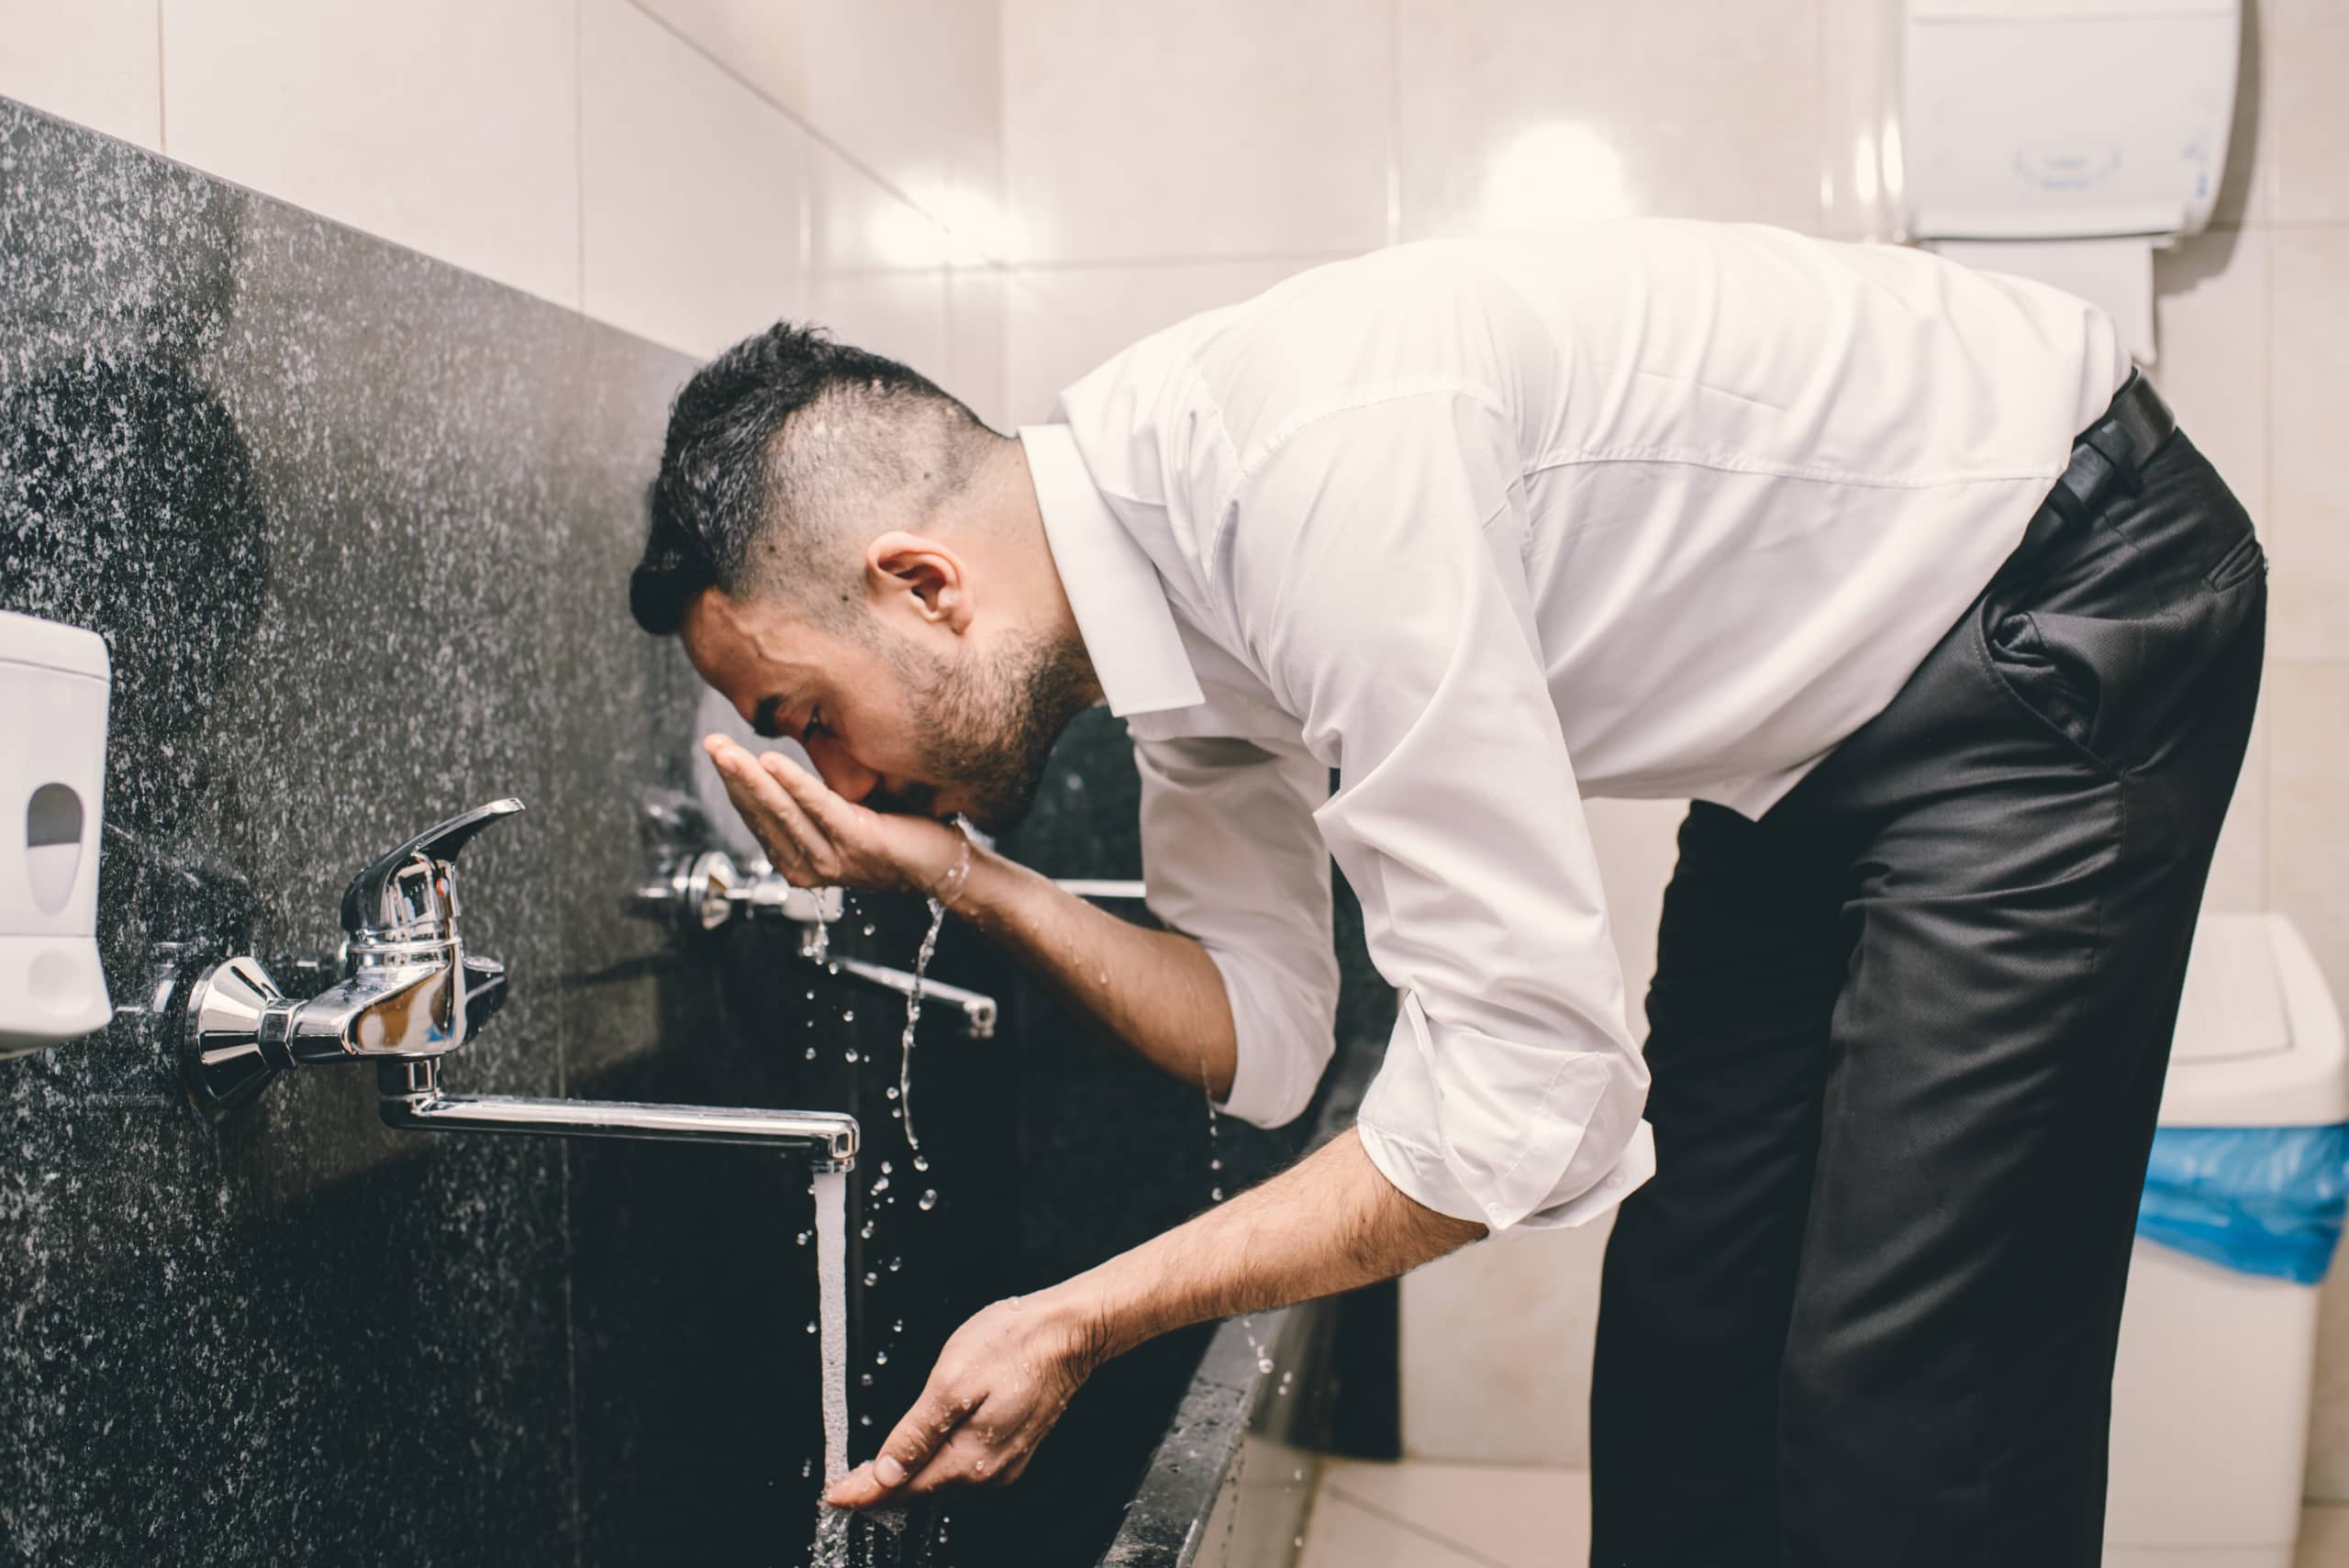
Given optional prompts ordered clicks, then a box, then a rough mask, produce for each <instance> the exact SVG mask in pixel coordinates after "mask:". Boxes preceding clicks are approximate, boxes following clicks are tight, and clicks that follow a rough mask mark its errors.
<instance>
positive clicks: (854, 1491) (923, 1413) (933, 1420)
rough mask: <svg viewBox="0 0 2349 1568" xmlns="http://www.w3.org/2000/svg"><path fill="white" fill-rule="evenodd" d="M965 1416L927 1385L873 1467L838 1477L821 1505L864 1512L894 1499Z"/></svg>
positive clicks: (953, 1400)
mask: <svg viewBox="0 0 2349 1568" xmlns="http://www.w3.org/2000/svg"><path fill="white" fill-rule="evenodd" d="M969 1414H970V1407H968V1406H967V1405H965V1404H964V1403H963V1401H962V1400H959V1399H957V1398H956V1397H954V1396H952V1395H951V1394H949V1393H947V1392H946V1391H945V1390H944V1389H943V1388H941V1386H940V1385H937V1384H936V1383H932V1384H931V1385H930V1386H929V1387H928V1388H925V1389H923V1390H922V1395H921V1398H920V1399H918V1400H917V1401H916V1402H915V1404H914V1407H913V1408H912V1409H911V1410H909V1411H907V1413H906V1418H905V1419H904V1420H902V1421H899V1422H898V1423H897V1426H896V1430H894V1431H892V1432H891V1433H890V1434H889V1436H888V1438H887V1440H885V1441H884V1442H883V1443H882V1444H881V1451H880V1452H879V1453H878V1454H875V1455H874V1458H873V1462H871V1463H870V1464H860V1465H858V1466H857V1467H856V1468H855V1469H854V1470H852V1471H851V1472H849V1473H848V1474H847V1475H845V1476H843V1477H841V1480H840V1481H839V1482H837V1483H835V1484H834V1485H832V1486H831V1487H830V1488H829V1490H827V1491H826V1492H825V1494H824V1501H826V1502H827V1503H829V1504H831V1505H832V1506H833V1507H838V1508H869V1507H872V1506H873V1505H874V1504H875V1503H879V1502H884V1501H885V1500H887V1499H888V1498H890V1497H892V1496H896V1494H897V1493H899V1492H900V1491H902V1490H904V1489H905V1486H906V1483H907V1482H908V1481H910V1480H911V1479H913V1477H915V1476H917V1475H919V1474H920V1473H922V1470H923V1467H924V1466H926V1465H927V1464H929V1462H930V1455H931V1454H933V1453H935V1452H937V1451H938V1450H939V1449H940V1448H941V1447H943V1446H944V1445H945V1442H946V1440H947V1439H948V1438H949V1437H950V1436H952V1433H953V1431H954V1429H955V1428H956V1427H958V1426H960V1425H961V1424H962V1423H963V1419H964V1418H966V1417H967V1416H968V1415H969Z"/></svg>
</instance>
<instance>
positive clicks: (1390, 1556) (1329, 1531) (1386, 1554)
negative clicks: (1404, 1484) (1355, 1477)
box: [1297, 1492, 1494, 1568]
mask: <svg viewBox="0 0 2349 1568" xmlns="http://www.w3.org/2000/svg"><path fill="white" fill-rule="evenodd" d="M1297 1568H1494V1565H1493V1563H1492V1562H1491V1561H1490V1560H1489V1559H1486V1558H1478V1557H1471V1556H1470V1555H1469V1554H1468V1553H1466V1552H1465V1551H1460V1550H1458V1549H1457V1548H1455V1547H1452V1546H1447V1545H1446V1544H1444V1543H1443V1542H1442V1541H1440V1540H1431V1539H1429V1538H1428V1537H1427V1536H1425V1535H1422V1534H1420V1533H1419V1531H1417V1530H1415V1529H1411V1528H1409V1527H1408V1526H1407V1525H1403V1524H1399V1523H1397V1522H1396V1521H1395V1520H1394V1519H1391V1518H1386V1516H1385V1515H1383V1514H1375V1513H1372V1512H1371V1511H1370V1510H1369V1509H1368V1508H1365V1507H1363V1506H1362V1505H1361V1504H1359V1503H1353V1502H1349V1501H1347V1500H1346V1499H1345V1498H1343V1497H1340V1496H1334V1495H1332V1494H1330V1493H1328V1492H1324V1493H1322V1494H1321V1495H1320V1496H1319V1497H1318V1498H1316V1499H1315V1501H1314V1505H1313V1518H1312V1521H1311V1523H1310V1524H1308V1526H1307V1528H1306V1537H1305V1554H1304V1555H1303V1556H1302V1557H1300V1558H1299V1559H1298V1560H1297Z"/></svg>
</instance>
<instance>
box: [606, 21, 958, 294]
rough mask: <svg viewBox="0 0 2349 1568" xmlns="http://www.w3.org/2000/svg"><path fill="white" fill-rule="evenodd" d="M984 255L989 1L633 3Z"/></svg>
mask: <svg viewBox="0 0 2349 1568" xmlns="http://www.w3.org/2000/svg"><path fill="white" fill-rule="evenodd" d="M638 3H639V4H640V5H641V6H643V7H644V8H645V9H646V10H647V11H650V12H651V13H653V14H654V15H655V16H657V17H660V18H661V19H662V21H664V22H666V23H667V24H668V25H669V26H670V27H672V28H674V29H675V30H676V31H677V32H678V33H680V34H682V35H683V36H685V37H686V38H688V39H692V40H693V41H694V42H695V43H696V45H697V46H699V47H700V48H701V49H702V50H705V51H706V52H707V54H708V55H709V56H710V57H711V58H712V59H714V60H716V61H718V62H720V63H721V64H723V65H724V66H726V67H727V69H729V70H730V71H733V72H736V73H738V74H740V76H741V77H742V78H743V79H744V80H745V81H747V82H749V83H751V85H752V86H754V87H756V88H757V89H758V90H759V91H760V92H761V93H763V94H764V95H767V96H768V97H770V98H772V99H773V100H774V102H776V103H777V104H780V105H782V106H785V108H788V109H789V110H790V111H791V112H792V113H794V114H796V115H797V116H798V117H800V118H801V119H803V120H804V121H806V122H807V125H808V126H809V127H811V128H813V129H814V130H815V131H816V132H817V133H818V135H819V136H820V137H821V138H823V139H826V140H829V141H830V142H832V143H833V144H835V145H836V146H838V147H840V148H841V149H842V150H845V151H846V152H848V153H849V154H850V155H851V156H852V157H853V158H854V159H855V160H856V161H859V162H861V163H863V164H864V165H865V166H866V167H868V168H870V169H871V170H872V171H873V172H874V173H876V174H877V175H878V176H879V177H880V178H881V179H882V180H883V181H884V182H885V183H887V184H889V185H890V186H891V187H892V188H894V189H895V190H896V191H897V192H898V193H899V194H901V195H906V196H907V197H909V198H911V199H912V201H913V202H914V203H915V205H916V206H920V207H921V208H922V209H923V210H924V211H926V212H928V213H929V214H930V216H931V217H934V218H937V219H939V220H940V221H941V222H944V223H946V224H948V225H949V226H951V227H954V228H958V229H966V230H968V231H969V232H968V239H970V241H971V242H972V243H974V245H976V246H978V247H979V248H980V249H981V250H991V249H995V248H996V247H997V246H998V245H999V243H1000V235H999V232H998V230H999V227H1000V216H999V211H998V212H997V213H996V214H995V215H994V216H993V217H992V219H991V216H990V212H989V209H990V208H991V207H994V206H995V204H996V203H998V202H999V201H1000V199H1001V195H1002V172H1003V171H1002V117H1003V72H1002V69H1001V66H1002V26H1001V21H1002V19H1001V16H1000V7H999V6H998V5H997V3H996V0H796V3H795V4H792V5H787V6H778V5H774V4H772V3H769V0H638Z"/></svg>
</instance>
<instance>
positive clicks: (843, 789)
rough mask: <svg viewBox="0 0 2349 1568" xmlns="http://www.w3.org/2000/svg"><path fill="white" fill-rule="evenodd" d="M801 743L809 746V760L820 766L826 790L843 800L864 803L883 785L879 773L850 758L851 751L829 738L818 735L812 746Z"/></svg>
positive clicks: (819, 771) (818, 769) (817, 766)
mask: <svg viewBox="0 0 2349 1568" xmlns="http://www.w3.org/2000/svg"><path fill="white" fill-rule="evenodd" d="M801 744H802V745H804V746H806V747H807V760H808V761H809V762H813V763H815V764H816V773H817V776H818V777H819V778H821V779H822V780H823V781H824V787H826V788H827V789H829V790H830V791H831V792H832V793H833V794H834V795H839V796H840V797H841V799H842V800H846V801H851V802H862V801H863V799H864V797H865V796H866V795H871V794H872V793H873V788H874V785H875V784H879V783H880V782H881V775H880V774H879V773H875V772H874V771H873V770H872V769H871V768H868V767H866V766H865V765H864V764H863V762H858V761H857V760H856V759H855V758H854V757H852V756H850V755H849V754H848V748H847V747H845V746H843V745H841V743H840V742H839V741H837V740H833V739H832V738H831V737H830V736H829V735H819V736H818V737H817V738H816V740H815V741H814V742H813V743H812V744H810V743H808V742H806V741H802V742H801Z"/></svg>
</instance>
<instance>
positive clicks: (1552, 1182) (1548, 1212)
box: [1357, 991, 1654, 1230]
mask: <svg viewBox="0 0 2349 1568" xmlns="http://www.w3.org/2000/svg"><path fill="white" fill-rule="evenodd" d="M1594 1033H1597V1031H1594ZM1646 1091H1647V1073H1646V1069H1645V1067H1644V1065H1643V1064H1642V1062H1641V1061H1640V1059H1639V1057H1638V1056H1637V1054H1635V1053H1633V1052H1631V1051H1629V1050H1628V1049H1622V1050H1618V1049H1616V1047H1615V1043H1614V1042H1613V1041H1612V1040H1609V1039H1607V1038H1605V1037H1603V1036H1601V1037H1600V1038H1599V1039H1598V1040H1597V1042H1596V1043H1595V1045H1594V1046H1592V1047H1590V1048H1585V1049H1573V1048H1570V1047H1568V1046H1566V1045H1564V1044H1559V1045H1553V1046H1534V1045H1531V1044H1529V1043H1527V1042H1525V1041H1522V1040H1506V1039H1501V1038H1498V1037H1496V1036H1493V1035H1489V1034H1486V1033H1484V1032H1482V1031H1480V1030H1477V1029H1466V1028H1462V1027H1459V1026H1456V1025H1455V1026H1453V1027H1450V1028H1439V1026H1437V1025H1436V1024H1435V1023H1434V1022H1433V1021H1432V1020H1431V1019H1430V1018H1429V1017H1428V1015H1427V1011H1426V1009H1425V1007H1424V1006H1421V1004H1420V1000H1419V995H1418V994H1417V993H1415V992H1408V991H1407V992H1405V993H1404V994H1403V1004H1402V1006H1401V1008H1400V1009H1399V1011H1398V1012H1397V1017H1396V1019H1395V1032H1394V1034H1393V1036H1392V1037H1391V1038H1390V1039H1389V1040H1388V1041H1387V1045H1386V1062H1384V1063H1382V1064H1381V1065H1380V1067H1379V1070H1378V1076H1377V1077H1376V1078H1375V1080H1373V1081H1372V1083H1371V1085H1370V1091H1369V1093H1367V1094H1366V1095H1364V1096H1363V1106H1362V1112H1361V1115H1360V1117H1359V1118H1357V1125H1358V1127H1359V1128H1360V1129H1361V1137H1362V1140H1363V1146H1364V1149H1365V1150H1367V1151H1369V1152H1370V1154H1371V1158H1372V1161H1373V1162H1374V1163H1375V1164H1376V1165H1377V1166H1378V1168H1379V1170H1380V1172H1381V1173H1383V1174H1384V1175H1385V1176H1386V1179H1387V1180H1388V1181H1390V1182H1392V1183H1394V1184H1395V1185H1396V1187H1397V1190H1398V1191H1400V1192H1402V1193H1403V1194H1404V1195H1406V1196H1408V1197H1409V1198H1411V1199H1413V1200H1414V1201H1416V1202H1418V1203H1420V1204H1423V1205H1425V1206H1426V1207H1429V1208H1431V1209H1434V1210H1435V1211H1436V1212H1438V1213H1439V1214H1447V1215H1450V1216H1451V1217H1453V1218H1455V1219H1466V1220H1473V1221H1475V1222H1476V1223H1478V1224H1481V1225H1483V1226H1484V1227H1486V1229H1488V1230H1507V1229H1509V1228H1510V1227H1512V1226H1515V1225H1519V1224H1523V1223H1526V1222H1528V1221H1529V1220H1531V1221H1533V1222H1534V1223H1536V1224H1538V1225H1542V1226H1547V1227H1555V1226H1560V1225H1574V1224H1579V1223H1582V1222H1583V1220H1585V1219H1587V1218H1590V1216H1592V1215H1594V1214H1598V1213H1602V1212H1604V1211H1605V1210H1606V1209H1607V1208H1609V1207H1612V1206H1613V1204H1614V1203H1615V1202H1617V1201H1620V1198H1621V1197H1622V1196H1623V1195H1626V1194H1628V1193H1629V1192H1631V1189H1632V1188H1633V1187H1634V1186H1636V1185H1637V1184H1639V1183H1640V1182H1642V1181H1644V1180H1646V1179H1647V1177H1648V1175H1649V1174H1651V1173H1653V1170H1654V1150H1653V1141H1652V1140H1653V1134H1652V1133H1650V1132H1649V1131H1648V1130H1647V1128H1646V1124H1645V1123H1643V1122H1642V1120H1641V1119H1640V1109H1641V1106H1642V1104H1643V1103H1644V1101H1645V1098H1646ZM1642 1141H1647V1143H1648V1148H1647V1151H1646V1153H1645V1155H1644V1156H1643V1157H1642V1156H1633V1162H1632V1163H1631V1164H1630V1165H1628V1166H1627V1165H1626V1164H1625V1163H1624V1161H1625V1159H1626V1156H1627V1155H1631V1154H1632V1151H1633V1150H1634V1149H1635V1148H1636V1147H1637V1146H1638V1145H1640V1144H1641V1143H1642ZM1642 1158H1643V1159H1644V1161H1645V1164H1644V1167H1642V1164H1641V1163H1640V1161H1641V1159H1642ZM1618 1175H1620V1176H1621V1177H1622V1179H1621V1180H1620V1181H1619V1182H1617V1184H1615V1185H1614V1186H1612V1187H1609V1186H1608V1185H1607V1182H1608V1181H1609V1179H1610V1178H1613V1177H1616V1176H1618ZM1586 1197H1588V1198H1590V1200H1591V1201H1589V1202H1587V1203H1585V1202H1583V1200H1584V1199H1585V1198H1586ZM1537 1216H1539V1217H1544V1218H1538V1219H1537V1218H1536V1217H1537Z"/></svg>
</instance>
